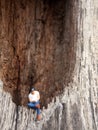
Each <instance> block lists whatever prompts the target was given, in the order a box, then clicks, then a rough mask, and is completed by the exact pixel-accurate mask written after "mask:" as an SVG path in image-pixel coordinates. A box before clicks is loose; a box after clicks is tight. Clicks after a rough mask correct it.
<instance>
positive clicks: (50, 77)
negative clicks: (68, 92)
mask: <svg viewBox="0 0 98 130" xmlns="http://www.w3.org/2000/svg"><path fill="white" fill-rule="evenodd" d="M77 8H78V5H77V3H76V2H75V3H74V0H73V1H72V0H69V1H68V0H63V1H59V0H31V1H30V0H28V1H27V0H13V1H12V0H9V1H7V2H6V1H3V0H0V14H1V15H0V19H1V20H0V25H1V27H0V30H1V32H0V52H1V58H0V59H1V63H0V66H1V67H0V75H1V77H2V79H3V82H4V89H5V90H6V91H7V92H10V93H11V94H12V97H13V101H14V102H15V103H16V104H17V105H26V103H27V95H28V92H29V89H30V87H31V86H32V85H34V86H35V87H36V88H37V89H38V90H39V91H40V92H41V95H42V96H41V101H42V106H43V105H44V106H47V104H48V103H49V102H50V101H51V100H52V98H53V97H55V96H56V95H58V94H60V93H61V92H62V90H63V89H64V87H65V86H67V85H68V83H69V82H71V81H72V76H73V75H72V73H73V71H74V67H75V62H76V40H77V26H76V24H77V19H76V18H77V14H78V12H77ZM47 89H48V91H47ZM17 95H18V96H17ZM17 97H18V98H17ZM44 97H45V99H44Z"/></svg>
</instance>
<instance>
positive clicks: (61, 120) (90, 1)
mask: <svg viewBox="0 0 98 130" xmlns="http://www.w3.org/2000/svg"><path fill="white" fill-rule="evenodd" d="M25 2H26V1H25ZM29 2H30V1H29ZM47 2H49V1H47ZM53 2H56V0H54V1H53ZM61 3H62V2H61ZM66 3H67V4H68V1H66ZM30 5H31V4H30ZM33 5H34V4H33ZM50 5H51V2H50ZM51 6H52V5H51ZM63 6H64V5H63ZM2 7H3V5H2ZM23 7H24V8H23V9H25V6H23ZM30 7H31V8H32V6H30ZM65 7H66V4H65ZM67 7H68V6H67ZM67 7H66V8H67ZM76 7H77V8H76ZM63 9H64V8H63ZM70 9H72V10H73V11H72V12H70V13H71V14H70V17H71V19H72V18H75V20H72V21H70V22H72V23H71V24H72V25H73V24H74V27H73V26H72V27H73V28H74V29H72V28H70V29H72V30H73V32H74V33H76V34H74V33H71V32H69V34H70V36H71V38H73V39H71V40H72V41H73V42H70V43H71V44H68V46H69V48H68V46H67V47H66V49H67V50H69V51H70V53H68V57H67V56H66V58H64V57H62V56H65V55H66V54H65V55H63V54H62V56H60V57H58V61H60V62H59V63H61V62H62V61H63V60H60V59H61V58H62V59H63V58H64V59H65V60H64V61H63V63H62V65H63V64H64V63H65V66H66V60H67V61H68V66H69V67H68V68H69V69H72V70H73V71H72V70H70V71H69V70H68V68H67V74H69V76H70V75H71V74H72V77H71V79H72V80H68V81H70V82H67V81H66V79H65V78H66V74H65V73H66V69H63V70H62V71H61V70H59V71H58V72H55V75H54V76H57V74H59V76H60V77H59V78H57V81H59V80H60V78H61V77H62V78H63V79H62V78H61V81H62V82H63V81H66V82H63V83H64V84H63V85H64V86H63V85H62V86H61V87H63V88H64V92H63V93H62V94H61V95H59V96H57V97H56V101H55V102H54V100H53V101H52V102H51V103H50V104H49V105H48V109H43V111H42V117H43V118H42V120H41V121H40V122H35V121H34V120H33V118H34V119H35V115H34V114H33V111H32V110H28V109H27V108H25V107H23V106H16V105H15V104H14V103H13V102H12V97H11V95H10V94H9V93H7V92H4V90H3V88H2V87H3V85H2V83H1V82H0V108H2V109H0V114H2V116H0V130H97V129H98V44H97V42H98V30H97V28H98V1H97V0H78V1H75V2H72V5H70ZM76 9H77V11H76ZM17 10H18V9H17ZM3 11H4V13H5V10H3ZM10 11H11V10H10ZM29 11H30V10H29ZM21 12H22V10H21ZM50 12H51V10H50ZM76 12H77V13H76ZM22 13H23V12H22ZM67 13H68V11H67ZM19 14H20V13H19ZM50 14H51V13H50ZM76 14H77V15H76ZM25 15H26V14H25ZM66 15H68V18H69V14H66ZM48 16H49V14H48ZM72 16H73V17H72ZM66 17H67V16H66ZM66 17H64V19H63V20H64V27H66V28H67V27H69V26H67V24H66V22H68V25H69V24H70V22H69V21H66ZM23 18H24V17H22V18H21V19H23ZM49 18H50V17H49ZM67 20H68V19H67ZM2 21H3V22H5V20H4V18H3V19H2ZM20 21H21V20H20ZM50 21H51V22H52V20H50ZM57 21H58V20H57ZM73 21H74V22H75V23H73ZM6 22H7V21H6ZM15 22H17V20H16V21H15ZM51 22H50V23H51ZM10 23H11V22H10ZM58 23H60V21H58ZM17 24H18V22H17ZM47 24H49V23H48V20H47ZM71 24H70V25H71ZM53 25H54V29H58V28H57V25H56V24H55V23H54V24H53ZM53 25H52V27H53ZM0 26H1V24H0ZM4 26H7V24H3V26H1V27H2V28H3V27H4ZM14 26H16V25H14ZM17 26H18V25H17ZM47 26H48V25H47ZM58 26H59V25H58ZM5 29H6V27H5ZM10 29H11V28H10ZM30 29H31V28H30ZM49 29H50V30H51V28H49ZM70 29H68V30H69V31H72V30H70ZM17 31H19V30H17ZM17 31H15V33H17V34H19V33H18V32H17ZM48 31H49V30H47V31H46V32H47V33H49V34H50V35H48V36H49V38H50V37H52V38H54V39H55V40H56V41H57V42H58V41H59V38H58V37H60V34H58V35H56V36H57V37H56V36H55V37H53V36H54V35H53V34H52V31H49V32H48ZM6 32H7V31H4V33H6ZM20 32H21V29H20ZM50 32H51V33H50ZM65 32H66V30H65ZM2 34H3V32H2ZM9 34H10V33H9ZM45 34H46V33H45ZM63 34H64V37H67V33H64V32H63ZM10 35H11V34H10ZM15 35H16V34H15ZM28 35H29V34H28ZM73 35H74V36H75V37H74V36H73ZM5 36H6V35H5ZM68 36H69V35H68ZM21 37H22V35H21ZM61 37H62V35H61ZM3 38H5V37H3ZM74 38H75V39H74ZM23 39H24V38H23ZM32 39H33V38H32ZM69 39H70V38H69ZM2 40H3V41H2V42H1V41H0V42H1V43H3V42H4V39H2ZM18 40H19V39H18ZM46 40H47V39H46ZM63 40H64V39H63ZM48 41H49V39H48ZM20 42H21V41H20ZM1 43H0V46H3V45H4V44H1ZM5 43H6V44H5V47H7V48H8V47H9V46H7V44H8V43H7V41H6V40H5ZM18 43H19V41H17V44H18ZM49 43H51V44H52V41H51V40H50V42H49ZM49 43H48V45H47V44H46V46H47V47H49V48H50V47H51V44H49ZM59 43H60V41H59ZM59 43H56V44H57V46H56V47H57V50H58V51H57V52H56V53H55V54H56V55H58V56H59V54H60V55H61V52H62V53H64V50H65V48H64V46H65V44H63V45H62V44H61V46H63V47H61V46H60V44H59ZM64 43H66V42H64ZM72 43H74V44H73V45H72ZM17 44H16V45H17ZM20 45H21V44H20ZM37 45H38V46H39V44H37ZM54 45H55V44H54ZM73 46H74V47H73ZM59 47H61V48H63V49H64V50H63V51H61V50H59ZM70 47H72V48H73V49H72V48H70ZM20 48H21V47H20V46H19V49H20ZM2 49H4V47H2ZM32 49H33V47H32ZM51 49H52V48H51ZM70 49H72V50H73V51H75V52H74V53H72V52H73V51H71V50H70ZM67 50H66V51H67ZM47 51H48V49H47ZM47 51H46V52H47ZM49 51H50V50H49ZM51 51H53V52H54V50H51ZM59 51H60V52H59ZM1 52H2V53H4V51H1ZM20 52H22V50H21V49H20ZM10 53H11V51H10V52H9V53H5V54H6V55H7V56H5V57H8V56H10ZM17 53H18V52H17ZM32 53H33V52H32ZM47 53H48V52H47ZM51 53H52V52H51ZM8 54H9V55H8ZM49 54H50V53H49ZM71 54H72V57H71V56H70V55H71ZM47 55H48V54H47ZM73 55H74V56H73ZM11 56H12V55H11ZM2 58H4V57H3V56H2V55H1V61H2V60H3V59H2ZM18 58H19V57H17V58H16V59H17V60H16V61H17V63H16V64H18ZM56 58H57V57H56ZM74 58H75V59H74ZM13 59H15V58H14V57H13ZM35 59H36V58H35ZM50 59H51V58H50ZM9 60H11V57H10V59H9ZM37 60H38V59H37ZM69 60H71V61H70V62H69ZM4 61H5V62H6V59H5V60H4ZM19 61H20V60H19ZM74 61H75V62H74ZM41 62H42V64H43V61H41ZM23 63H24V62H23ZM36 63H37V62H36ZM59 63H58V64H57V68H60V67H61V68H60V69H62V67H63V66H61V64H59ZM72 63H73V65H71V64H72ZM8 64H9V63H8ZM8 64H7V67H8V66H9V67H10V65H11V64H9V65H8ZM16 64H15V65H16ZM26 64H27V62H26ZM4 65H6V64H5V63H4ZM23 65H24V64H23ZM47 65H48V63H47ZM50 65H51V64H50ZM58 66H59V67H58ZM9 67H8V68H7V69H8V70H10V69H9ZM55 67H56V66H55ZM0 68H1V69H0V77H1V79H2V77H3V76H4V74H7V73H8V70H6V66H5V70H6V71H5V73H4V68H3V69H2V62H1V64H0ZM11 68H12V67H11ZM32 68H33V67H32ZM13 69H15V66H14V67H13ZM39 69H40V68H39ZM39 69H38V70H39ZM16 70H18V68H17V66H16ZM51 71H52V70H51ZM51 71H50V70H49V73H48V74H50V73H51ZM16 72H17V71H16ZM21 72H22V71H21ZM61 72H62V73H61ZM72 72H73V73H72ZM17 73H18V74H17V75H18V76H19V75H20V72H17ZM36 73H37V74H38V72H37V69H36ZM64 74H65V77H63V75H64ZM50 75H52V74H50ZM21 76H22V74H21ZM21 76H20V77H21ZM37 76H38V75H37ZM16 77H17V76H16ZM42 77H44V76H42ZM57 77H58V76H57ZM24 78H26V76H25V77H24ZM18 80H19V82H20V79H18ZM8 81H9V80H8ZM23 81H26V80H24V79H23ZM38 81H39V80H38ZM40 81H42V80H41V79H40ZM46 81H47V80H46ZM55 81H56V80H55ZM3 82H4V89H5V88H7V86H6V84H7V85H8V82H7V81H5V80H4V77H3ZM17 83H18V82H17ZM41 83H42V82H41ZM52 83H53V82H52V81H51V84H52ZM14 85H15V84H14ZM5 86H6V87H5ZM20 86H21V85H20ZM21 87H22V86H21ZM21 87H19V88H18V89H20V88H21ZM8 88H9V87H8ZM12 88H13V87H12ZM16 88H17V87H16ZM25 89H26V88H25ZM11 90H13V89H11ZM45 90H46V89H45ZM9 92H10V91H9ZM18 92H20V91H19V90H18ZM43 92H44V91H43ZM42 94H43V93H42ZM16 95H17V93H16ZM43 99H44V98H43ZM21 101H22V100H21ZM2 106H5V107H2ZM9 124H10V125H9Z"/></svg>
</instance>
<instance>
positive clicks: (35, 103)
mask: <svg viewBox="0 0 98 130" xmlns="http://www.w3.org/2000/svg"><path fill="white" fill-rule="evenodd" d="M28 98H29V103H28V107H29V108H32V109H34V110H36V111H37V120H40V119H41V114H40V102H39V100H40V94H39V92H38V91H36V90H35V88H34V87H33V88H32V89H31V91H30V93H29V95H28Z"/></svg>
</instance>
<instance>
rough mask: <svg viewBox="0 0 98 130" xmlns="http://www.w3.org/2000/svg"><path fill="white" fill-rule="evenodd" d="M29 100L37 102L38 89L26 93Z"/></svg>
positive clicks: (38, 96)
mask: <svg viewBox="0 0 98 130" xmlns="http://www.w3.org/2000/svg"><path fill="white" fill-rule="evenodd" d="M28 98H29V101H30V102H37V101H39V99H40V95H39V92H38V91H34V94H32V93H30V94H29V95H28Z"/></svg>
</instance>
